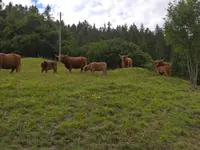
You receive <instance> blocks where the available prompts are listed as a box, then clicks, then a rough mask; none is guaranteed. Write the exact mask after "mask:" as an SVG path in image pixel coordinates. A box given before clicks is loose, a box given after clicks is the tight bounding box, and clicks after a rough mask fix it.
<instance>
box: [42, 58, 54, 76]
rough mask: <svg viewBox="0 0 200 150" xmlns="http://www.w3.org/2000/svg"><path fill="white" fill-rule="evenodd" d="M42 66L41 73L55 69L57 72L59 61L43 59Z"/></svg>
mask: <svg viewBox="0 0 200 150" xmlns="http://www.w3.org/2000/svg"><path fill="white" fill-rule="evenodd" d="M40 66H41V73H43V72H44V71H45V72H46V73H47V71H48V70H53V71H54V73H55V72H57V63H56V62H55V61H43V62H42V63H41V65H40Z"/></svg>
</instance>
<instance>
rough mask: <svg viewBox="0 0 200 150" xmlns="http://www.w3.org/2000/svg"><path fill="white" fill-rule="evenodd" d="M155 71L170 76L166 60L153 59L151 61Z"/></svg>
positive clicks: (169, 68)
mask: <svg viewBox="0 0 200 150" xmlns="http://www.w3.org/2000/svg"><path fill="white" fill-rule="evenodd" d="M153 65H154V69H155V72H157V73H158V74H159V75H165V76H171V67H170V64H169V63H168V62H164V61H163V60H155V61H153Z"/></svg>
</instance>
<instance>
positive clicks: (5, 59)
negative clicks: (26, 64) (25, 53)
mask: <svg viewBox="0 0 200 150" xmlns="http://www.w3.org/2000/svg"><path fill="white" fill-rule="evenodd" d="M20 67H21V56H20V55H18V54H15V53H9V54H4V53H0V70H1V69H11V72H10V73H12V72H13V71H14V70H16V72H19V71H20Z"/></svg>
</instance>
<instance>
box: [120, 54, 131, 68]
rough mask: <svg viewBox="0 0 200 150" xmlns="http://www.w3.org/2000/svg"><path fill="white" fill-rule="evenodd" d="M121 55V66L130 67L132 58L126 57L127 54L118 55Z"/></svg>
mask: <svg viewBox="0 0 200 150" xmlns="http://www.w3.org/2000/svg"><path fill="white" fill-rule="evenodd" d="M119 56H120V57H121V65H122V68H131V67H132V66H133V60H132V59H131V58H128V55H123V56H121V55H119Z"/></svg>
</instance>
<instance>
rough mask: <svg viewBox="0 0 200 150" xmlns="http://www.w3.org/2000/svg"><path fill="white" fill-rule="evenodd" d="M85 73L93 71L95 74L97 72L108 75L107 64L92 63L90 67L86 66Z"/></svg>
mask: <svg viewBox="0 0 200 150" xmlns="http://www.w3.org/2000/svg"><path fill="white" fill-rule="evenodd" d="M83 70H84V71H88V70H90V71H92V73H94V72H95V71H102V72H103V74H105V75H107V64H106V62H91V63H89V64H88V65H86V66H84V68H83Z"/></svg>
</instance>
